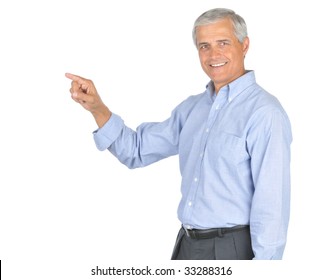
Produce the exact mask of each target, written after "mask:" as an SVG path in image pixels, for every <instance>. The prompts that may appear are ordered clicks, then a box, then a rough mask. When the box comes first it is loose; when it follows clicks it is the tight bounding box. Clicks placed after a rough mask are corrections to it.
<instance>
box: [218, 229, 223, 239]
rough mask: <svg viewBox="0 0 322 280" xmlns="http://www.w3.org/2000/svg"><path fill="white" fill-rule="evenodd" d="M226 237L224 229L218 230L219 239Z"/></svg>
mask: <svg viewBox="0 0 322 280" xmlns="http://www.w3.org/2000/svg"><path fill="white" fill-rule="evenodd" d="M223 236H224V233H223V232H222V229H221V228H219V229H218V237H223Z"/></svg>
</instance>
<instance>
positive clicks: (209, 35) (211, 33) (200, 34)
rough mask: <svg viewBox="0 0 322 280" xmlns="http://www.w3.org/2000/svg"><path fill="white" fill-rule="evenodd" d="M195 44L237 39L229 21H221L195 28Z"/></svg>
mask: <svg viewBox="0 0 322 280" xmlns="http://www.w3.org/2000/svg"><path fill="white" fill-rule="evenodd" d="M196 36H197V42H201V41H213V40H222V39H231V40H233V39H237V38H236V35H235V33H234V26H233V23H232V21H231V20H230V19H228V18H227V19H222V20H219V21H216V22H215V23H210V24H207V25H202V26H198V27H197V28H196Z"/></svg>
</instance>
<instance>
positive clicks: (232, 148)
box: [219, 132, 249, 164]
mask: <svg viewBox="0 0 322 280" xmlns="http://www.w3.org/2000/svg"><path fill="white" fill-rule="evenodd" d="M219 147H220V151H219V155H220V158H221V159H222V160H224V161H225V162H232V163H234V164H238V163H241V162H243V161H245V160H247V159H248V158H249V156H248V153H247V149H246V142H245V139H244V138H242V137H238V136H236V135H234V134H231V133H227V132H221V133H220V135H219Z"/></svg>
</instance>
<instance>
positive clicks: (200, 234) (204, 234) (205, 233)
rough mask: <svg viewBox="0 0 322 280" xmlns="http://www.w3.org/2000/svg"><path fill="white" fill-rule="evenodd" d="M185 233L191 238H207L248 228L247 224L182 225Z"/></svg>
mask: <svg viewBox="0 0 322 280" xmlns="http://www.w3.org/2000/svg"><path fill="white" fill-rule="evenodd" d="M182 228H183V229H184V231H185V233H186V235H187V236H188V237H190V238H192V239H208V238H214V237H222V236H223V235H225V234H227V233H231V232H236V231H241V230H246V229H249V225H238V226H234V227H230V228H212V229H187V228H185V227H184V226H182Z"/></svg>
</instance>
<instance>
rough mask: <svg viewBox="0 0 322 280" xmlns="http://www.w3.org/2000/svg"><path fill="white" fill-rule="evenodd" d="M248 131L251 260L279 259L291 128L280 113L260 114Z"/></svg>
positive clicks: (287, 195) (286, 209)
mask: <svg viewBox="0 0 322 280" xmlns="http://www.w3.org/2000/svg"><path fill="white" fill-rule="evenodd" d="M254 119H256V120H255V121H254V123H253V125H252V127H251V129H250V131H249V136H248V140H247V143H248V149H249V153H250V155H251V171H252V178H253V183H254V196H253V200H252V206H251V215H250V229H251V238H252V246H253V251H254V254H255V259H266V260H267V259H282V256H283V252H284V248H285V244H286V237H287V228H288V222H289V212H290V144H291V141H292V135H291V127H290V123H289V120H288V118H287V116H286V114H285V113H284V112H283V111H281V110H280V109H270V110H261V112H260V113H259V114H256V116H254Z"/></svg>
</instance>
